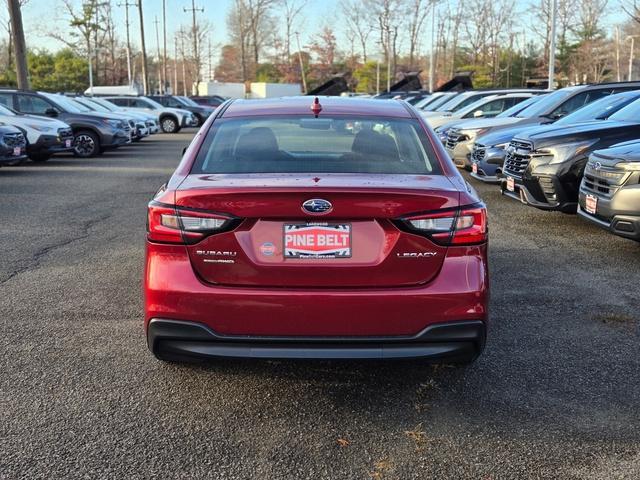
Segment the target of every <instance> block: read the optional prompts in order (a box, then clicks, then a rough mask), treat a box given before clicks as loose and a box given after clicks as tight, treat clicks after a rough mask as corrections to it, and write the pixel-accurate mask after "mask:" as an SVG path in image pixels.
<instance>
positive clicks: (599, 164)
mask: <svg viewBox="0 0 640 480" xmlns="http://www.w3.org/2000/svg"><path fill="white" fill-rule="evenodd" d="M601 168H602V164H601V163H600V162H596V163H594V164H593V169H594V170H600V169H601Z"/></svg>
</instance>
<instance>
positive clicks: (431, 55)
mask: <svg viewBox="0 0 640 480" xmlns="http://www.w3.org/2000/svg"><path fill="white" fill-rule="evenodd" d="M435 30H436V2H435V1H434V2H433V4H432V6H431V52H430V53H429V92H432V93H433V89H434V87H435V82H434V78H433V77H435V75H436V64H435V54H436V52H435V50H436V48H435V45H434V43H435V40H434V39H435Z"/></svg>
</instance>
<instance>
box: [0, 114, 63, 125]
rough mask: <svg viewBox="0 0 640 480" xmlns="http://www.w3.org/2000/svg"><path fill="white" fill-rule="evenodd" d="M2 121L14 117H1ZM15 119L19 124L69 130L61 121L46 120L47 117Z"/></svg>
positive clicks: (18, 117) (34, 116)
mask: <svg viewBox="0 0 640 480" xmlns="http://www.w3.org/2000/svg"><path fill="white" fill-rule="evenodd" d="M1 118H2V119H3V120H2V121H4V118H7V119H11V118H14V117H1ZM15 118H16V119H17V121H19V122H20V123H22V122H24V123H30V124H31V125H38V126H43V127H53V128H69V125H67V124H66V123H64V122H63V121H61V120H56V119H55V118H47V117H39V116H37V115H16V116H15Z"/></svg>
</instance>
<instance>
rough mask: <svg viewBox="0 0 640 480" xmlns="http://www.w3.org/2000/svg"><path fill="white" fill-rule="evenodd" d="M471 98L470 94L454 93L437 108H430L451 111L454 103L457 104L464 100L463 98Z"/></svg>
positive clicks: (437, 110) (438, 110) (454, 105)
mask: <svg viewBox="0 0 640 480" xmlns="http://www.w3.org/2000/svg"><path fill="white" fill-rule="evenodd" d="M469 98H472V96H470V95H469V94H464V93H462V94H460V95H456V96H455V97H453V98H451V99H449V101H447V102H444V103H441V104H440V106H439V107H438V108H435V109H433V108H432V110H435V111H436V112H453V109H454V108H455V107H456V105H458V104H459V103H461V102H464V101H465V99H469Z"/></svg>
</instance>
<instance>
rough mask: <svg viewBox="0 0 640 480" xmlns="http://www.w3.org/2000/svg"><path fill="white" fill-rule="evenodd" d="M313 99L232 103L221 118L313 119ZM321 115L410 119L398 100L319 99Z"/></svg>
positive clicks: (294, 98) (406, 107)
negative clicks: (271, 116)
mask: <svg viewBox="0 0 640 480" xmlns="http://www.w3.org/2000/svg"><path fill="white" fill-rule="evenodd" d="M315 98H316V97H314V96H304V95H301V96H297V97H281V98H266V99H261V100H235V101H233V102H231V103H230V104H229V105H228V107H227V108H226V109H225V110H224V113H223V114H222V116H223V118H229V117H245V116H254V115H313V113H312V112H311V105H312V104H313V101H314V99H315ZM318 99H319V101H320V105H321V106H322V111H321V113H320V117H322V116H323V115H376V116H382V117H399V118H411V117H412V116H413V115H412V113H411V110H410V107H409V106H408V104H407V103H406V102H401V101H398V100H379V99H372V98H359V97H318Z"/></svg>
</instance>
